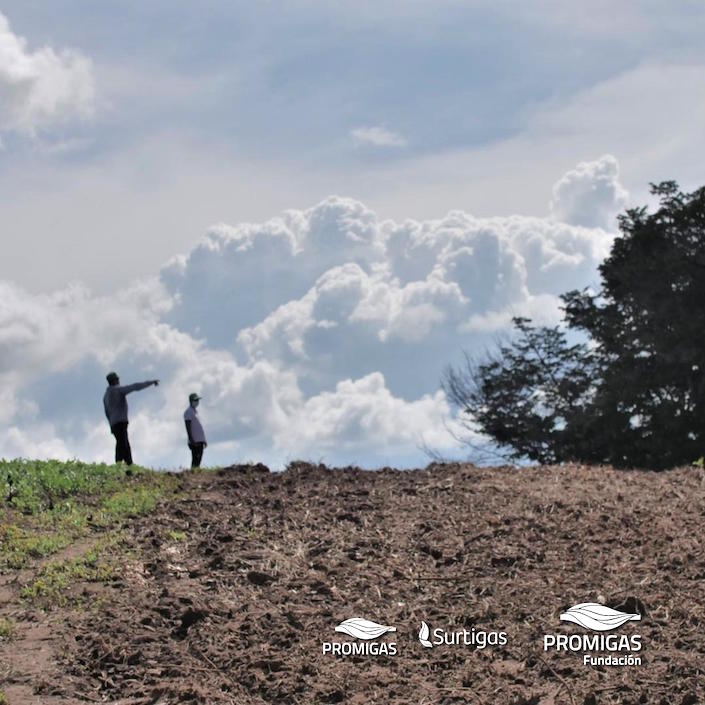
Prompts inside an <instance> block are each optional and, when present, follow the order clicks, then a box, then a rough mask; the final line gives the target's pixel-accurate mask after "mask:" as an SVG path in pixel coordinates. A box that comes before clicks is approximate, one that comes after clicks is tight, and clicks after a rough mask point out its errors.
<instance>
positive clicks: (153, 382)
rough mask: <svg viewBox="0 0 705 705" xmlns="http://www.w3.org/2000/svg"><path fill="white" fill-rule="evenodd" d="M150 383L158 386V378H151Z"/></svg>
mask: <svg viewBox="0 0 705 705" xmlns="http://www.w3.org/2000/svg"><path fill="white" fill-rule="evenodd" d="M152 384H153V385H154V386H155V387H158V386H159V380H158V379H153V380H152Z"/></svg>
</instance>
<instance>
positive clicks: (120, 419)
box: [103, 372, 159, 465]
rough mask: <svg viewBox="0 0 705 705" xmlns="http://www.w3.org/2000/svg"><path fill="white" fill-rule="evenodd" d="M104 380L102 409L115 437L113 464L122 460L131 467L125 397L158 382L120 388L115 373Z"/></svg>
mask: <svg viewBox="0 0 705 705" xmlns="http://www.w3.org/2000/svg"><path fill="white" fill-rule="evenodd" d="M106 379H107V380H108V388H107V389H106V390H105V394H104V395H103V407H104V408H105V416H106V417H107V419H108V423H109V424H110V431H111V433H112V434H113V436H115V462H116V463H119V462H120V461H121V460H123V461H125V463H127V465H132V450H131V448H130V441H129V439H128V437H127V424H128V420H127V395H128V394H130V393H131V392H138V391H139V390H140V389H145V388H146V387H151V386H152V385H154V386H155V387H156V386H157V385H158V384H159V380H158V379H151V380H149V381H147V382H135V384H125V385H123V386H121V385H120V378H119V377H118V375H117V373H116V372H111V373H110V374H109V375H108V376H107V377H106Z"/></svg>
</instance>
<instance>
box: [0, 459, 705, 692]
mask: <svg viewBox="0 0 705 705" xmlns="http://www.w3.org/2000/svg"><path fill="white" fill-rule="evenodd" d="M180 480H181V482H182V488H181V491H180V493H179V495H178V496H177V497H176V498H175V499H173V500H170V501H168V502H166V503H162V504H161V505H159V506H158V508H157V509H156V510H155V511H154V512H152V513H151V514H148V515H146V516H141V517H135V518H133V519H131V520H130V521H129V522H128V524H127V525H126V528H127V531H126V535H127V539H126V543H124V544H122V545H121V546H120V547H119V548H117V549H115V550H116V551H118V553H116V555H115V556H113V558H114V560H116V561H117V564H118V566H119V568H118V570H117V574H116V575H113V576H112V577H111V578H110V579H107V580H106V581H104V582H90V583H89V582H81V581H80V580H79V581H78V582H77V583H76V584H75V585H72V586H71V587H70V590H69V593H68V597H67V598H66V600H65V601H64V603H63V604H60V605H55V606H52V607H51V608H48V609H46V610H45V609H42V608H40V607H37V606H36V605H28V604H27V603H26V602H23V601H21V600H20V599H19V594H20V591H21V588H22V584H23V580H24V579H25V578H26V576H23V575H22V574H21V573H18V574H17V575H15V576H14V577H13V578H12V579H11V580H7V579H6V580H5V583H4V585H2V586H1V587H0V590H2V593H3V594H2V597H3V605H2V613H3V614H5V615H6V616H8V617H9V618H11V619H12V621H13V623H14V624H15V630H14V635H13V637H12V638H11V639H9V640H5V641H2V642H0V680H2V686H0V687H2V688H3V689H4V690H5V692H6V694H7V697H8V699H9V702H10V705H24V703H36V704H40V703H41V704H42V705H44V704H45V703H46V704H49V705H51V704H52V703H55V704H56V705H69V704H73V703H87V702H110V703H123V704H124V705H127V704H128V703H129V704H131V705H138V704H144V705H147V704H152V705H170V704H171V703H208V704H211V705H218V704H220V703H236V704H237V705H248V704H250V703H252V704H253V705H254V704H263V703H268V704H270V703H276V704H281V705H285V704H287V703H291V704H302V705H304V704H306V705H308V704H316V705H317V704H323V703H350V704H355V705H363V704H366V703H375V704H379V705H382V704H387V703H389V704H391V703H400V704H401V703H415V704H416V705H423V704H429V705H430V704H434V705H435V704H443V703H483V704H489V703H493V704H497V705H504V704H510V703H511V704H514V705H555V704H562V703H566V704H569V705H597V704H602V703H605V704H606V703H657V704H664V705H673V704H675V705H692V704H693V703H699V702H703V701H704V700H705V681H704V678H705V676H704V675H703V674H704V671H705V528H704V527H705V474H704V473H703V470H702V469H699V468H682V469H678V470H673V471H670V472H664V473H646V472H638V471H628V472H626V471H615V470H612V469H610V468H588V467H578V466H571V467H560V468H557V467H539V468H529V469H519V470H517V469H512V468H476V467H473V466H471V465H458V464H449V465H442V464H433V465H431V466H429V467H428V468H426V469H425V470H418V471H397V470H391V469H384V470H380V471H372V472H370V471H362V470H358V469H355V468H344V469H329V468H325V467H323V466H314V465H308V464H304V463H294V464H292V466H290V468H289V469H288V470H287V471H285V472H283V473H270V472H269V471H267V469H266V468H264V466H233V467H231V468H225V469H222V470H218V471H202V472H196V473H193V472H185V473H183V474H182V475H181V476H180ZM579 603H600V604H604V605H607V606H609V607H612V608H615V609H617V610H620V611H622V612H625V613H627V614H636V615H639V616H640V617H641V619H640V620H638V621H637V620H636V619H632V620H630V621H627V622H626V623H625V624H623V625H621V626H619V627H618V628H616V629H614V630H611V631H607V632H597V631H593V630H591V629H588V628H584V627H582V626H579V625H578V624H573V623H568V622H565V621H561V620H560V615H561V614H562V613H564V612H565V611H566V610H567V609H569V608H570V607H572V606H574V605H577V604H579ZM350 618H361V619H365V620H370V621H373V622H376V623H378V624H380V625H383V626H393V627H394V628H395V629H396V631H389V632H387V633H386V634H383V635H382V636H380V637H378V638H376V639H371V640H367V641H364V640H359V639H355V638H354V637H351V636H349V635H346V634H343V633H340V632H336V631H335V627H336V626H337V625H339V624H340V623H341V622H343V621H344V620H347V619H350ZM422 622H424V623H426V625H428V627H429V638H428V639H427V641H429V642H430V643H431V646H424V645H423V644H422V643H421V642H420V641H419V630H420V628H421V626H422ZM435 630H440V631H441V632H442V633H444V634H449V635H453V634H456V635H457V634H461V635H462V634H465V635H466V636H465V638H466V639H475V644H464V643H460V644H446V643H444V644H440V645H439V644H436V643H433V639H434V636H433V635H434V633H435V634H438V633H439V632H438V631H435ZM463 630H464V631H463ZM492 632H499V633H504V634H506V644H497V645H494V644H488V645H487V646H485V648H477V646H478V643H477V641H478V639H479V640H482V639H484V638H486V636H487V634H489V633H492ZM479 634H484V635H485V637H482V636H478V635H479ZM599 634H605V635H616V637H617V639H616V641H617V642H619V637H622V636H625V637H627V641H629V643H630V644H632V643H633V641H634V640H633V639H631V638H632V637H634V636H638V637H639V638H640V643H641V648H640V649H638V650H635V649H632V651H630V652H624V651H618V652H609V651H607V652H605V651H601V650H599V649H598V651H599V653H597V652H591V653H592V655H593V656H599V657H604V656H605V655H608V656H609V655H611V656H612V657H620V656H628V655H632V656H637V657H638V658H639V659H640V660H641V664H640V665H604V664H603V665H590V664H587V665H586V664H585V663H584V656H585V654H584V653H583V652H582V651H581V650H577V651H556V650H555V649H554V648H549V649H548V650H545V649H544V637H545V635H568V636H571V635H578V637H579V638H582V636H583V635H589V636H593V635H599ZM450 638H451V639H453V638H459V639H461V640H462V639H463V637H462V636H461V637H452V636H451V637H450ZM630 640H631V641H630ZM574 641H575V640H574ZM637 641H638V640H637ZM324 643H329V644H333V643H336V644H343V643H344V644H348V645H362V646H361V647H359V648H361V649H363V650H364V648H367V649H369V645H371V644H374V645H376V646H374V647H373V648H372V650H373V651H379V650H380V648H379V647H380V645H382V644H386V647H384V648H382V649H381V650H382V651H385V650H386V651H388V652H389V651H390V650H395V651H396V654H393V655H390V654H387V655H385V654H379V653H377V654H364V653H363V654H357V655H356V654H355V653H352V654H348V655H342V654H333V653H324V648H325V647H324ZM391 644H394V648H391V647H390V645H391ZM365 645H367V646H365ZM327 648H329V649H331V648H332V647H327ZM345 648H347V649H353V647H352V646H347V647H345Z"/></svg>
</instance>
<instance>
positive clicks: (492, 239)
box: [0, 160, 618, 467]
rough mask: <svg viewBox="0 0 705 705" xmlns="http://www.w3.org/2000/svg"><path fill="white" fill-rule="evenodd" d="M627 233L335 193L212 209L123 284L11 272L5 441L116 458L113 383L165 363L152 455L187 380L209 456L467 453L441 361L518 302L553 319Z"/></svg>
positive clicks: (522, 311) (182, 399)
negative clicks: (108, 377)
mask: <svg viewBox="0 0 705 705" xmlns="http://www.w3.org/2000/svg"><path fill="white" fill-rule="evenodd" d="M602 162H603V166H604V169H603V170H600V169H599V168H597V167H592V168H587V167H585V165H579V166H578V168H577V169H576V170H574V171H571V172H569V174H567V175H566V177H564V179H562V180H561V182H559V183H563V182H565V183H567V184H574V183H578V184H583V185H584V181H585V180H586V179H587V180H588V181H589V179H588V177H585V179H583V178H582V176H581V177H580V178H578V176H576V174H577V175H583V174H585V173H588V174H592V175H593V177H594V179H597V180H598V181H599V179H600V178H602V176H601V175H602V174H603V173H607V174H612V176H611V177H610V178H611V179H612V183H613V184H617V183H618V182H616V171H615V170H614V169H612V167H611V166H610V163H609V161H607V162H604V160H602ZM593 164H595V163H593ZM581 179H582V180H581ZM594 179H593V180H594ZM575 190H576V192H577V191H580V189H579V188H577V187H576V189H575ZM559 191H560V189H559ZM561 193H562V192H561ZM614 193H617V190H616V187H615V190H614ZM563 195H565V194H563ZM592 203H593V205H594V207H595V208H596V209H598V210H599V209H600V208H603V206H604V203H605V201H604V200H600V199H596V200H593V202H592ZM613 237H614V234H612V233H610V232H608V231H606V230H605V229H603V228H599V227H586V226H585V225H579V224H574V223H570V222H565V221H564V219H556V218H554V217H549V218H534V217H525V216H505V217H493V218H478V217H475V216H473V215H471V214H469V213H466V212H464V211H460V210H456V211H451V212H450V213H448V214H447V215H446V216H445V217H443V218H440V219H435V220H427V221H417V220H411V219H408V220H404V221H401V222H398V221H393V220H387V219H382V218H379V217H378V216H377V215H376V214H375V213H374V212H373V211H372V210H370V209H369V208H367V207H366V206H365V205H364V204H362V203H360V202H358V201H355V200H352V199H349V198H341V197H337V196H331V197H329V198H327V199H325V200H324V201H322V202H321V203H319V204H317V205H315V206H314V207H312V208H309V209H306V210H290V211H287V212H285V213H283V214H282V215H280V216H279V217H277V218H273V219H270V220H268V221H266V222H263V223H241V224H238V225H227V224H221V225H218V226H215V227H213V228H211V229H210V230H209V231H208V232H207V234H206V235H205V236H204V237H203V238H202V239H201V240H200V241H199V242H197V243H196V244H195V246H194V247H193V248H192V249H191V250H190V251H189V252H187V253H185V254H183V255H180V256H177V257H175V258H173V259H172V260H171V261H169V262H168V263H167V264H166V265H165V266H164V267H163V269H162V271H161V272H160V273H159V277H155V278H154V279H151V280H148V281H144V282H141V283H133V284H131V285H129V286H126V287H125V288H124V289H123V290H122V291H121V293H119V294H116V295H114V296H95V295H93V294H92V293H91V292H90V291H89V290H88V289H86V288H85V287H82V286H80V285H73V286H69V287H67V288H65V289H63V290H61V291H57V292H54V293H53V294H50V295H34V294H30V293H28V292H26V291H24V290H22V289H20V288H19V287H17V286H15V285H12V284H10V283H7V282H0V390H1V391H0V407H1V409H0V419H1V420H2V421H3V425H4V430H3V432H2V434H0V454H8V453H10V454H25V455H27V454H31V455H36V454H39V455H48V456H56V457H67V455H77V456H80V457H85V458H96V459H99V460H109V459H110V457H111V454H112V449H111V439H110V436H109V433H108V428H107V424H106V423H105V421H104V420H103V418H102V408H101V404H100V399H101V397H102V392H103V388H104V386H105V381H104V375H105V373H106V372H107V371H109V370H110V369H113V368H114V369H116V370H117V371H118V372H119V373H120V375H121V378H122V379H123V381H124V382H130V381H137V380H141V379H153V378H159V379H160V380H161V385H160V386H159V387H158V388H156V389H155V388H150V389H149V390H145V391H142V392H139V393H135V394H134V395H132V396H131V397H130V399H129V402H130V408H131V434H132V438H133V440H134V443H133V445H134V450H135V458H136V459H137V461H138V462H143V463H149V464H152V465H157V466H166V467H173V466H178V465H180V464H182V463H183V462H184V460H185V459H186V456H187V452H186V450H185V432H184V429H183V421H182V418H181V415H182V413H183V409H184V408H185V406H186V404H187V401H186V400H187V398H188V394H189V393H190V392H192V391H196V392H198V393H199V394H201V395H202V396H203V403H202V406H201V413H202V416H203V420H204V425H205V427H206V432H207V434H208V439H209V448H208V455H207V458H208V459H209V462H231V461H234V460H237V459H238V458H239V459H253V460H264V461H265V462H269V463H271V464H274V465H281V464H282V463H284V462H286V460H287V459H291V458H294V457H297V456H304V457H308V458H312V459H318V458H320V457H325V459H326V460H327V461H328V462H355V461H357V462H361V463H363V464H367V465H374V464H379V463H385V464H387V463H397V464H404V463H419V462H422V461H423V455H422V454H421V452H420V451H419V447H421V446H428V447H431V448H435V449H437V450H440V451H441V452H448V453H454V452H458V451H457V446H456V441H455V438H454V431H456V430H457V429H456V428H455V423H456V422H455V420H454V418H453V411H452V409H451V408H450V406H449V404H448V400H447V399H446V398H445V395H444V393H443V391H442V390H440V389H439V382H440V375H441V371H442V369H443V368H444V366H445V365H446V364H448V363H449V362H453V361H454V360H455V361H457V359H458V356H459V354H460V352H461V350H462V349H468V350H470V351H476V352H481V351H482V350H483V349H484V348H485V347H486V346H487V345H488V344H491V341H492V337H493V335H494V334H496V333H497V332H498V331H503V330H506V329H507V326H508V325H509V324H510V321H511V317H512V315H529V316H533V317H535V318H536V319H537V320H539V321H551V322H553V321H555V320H556V318H557V316H558V303H559V300H558V295H559V294H560V293H561V292H563V291H565V290H567V289H569V288H574V287H581V286H585V285H589V284H591V283H593V282H594V280H595V278H596V268H597V265H598V264H599V263H600V262H601V261H602V259H603V258H604V256H605V255H606V254H607V253H608V251H609V247H610V244H611V242H612V239H613Z"/></svg>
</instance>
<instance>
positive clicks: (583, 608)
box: [561, 602, 641, 632]
mask: <svg viewBox="0 0 705 705" xmlns="http://www.w3.org/2000/svg"><path fill="white" fill-rule="evenodd" d="M640 619H641V615H640V614H629V613H628V612H620V611H619V610H613V609H612V608H611V607H606V606H605V605H599V604H597V603H596V602H582V603H580V604H579V605H574V606H573V607H571V608H570V609H569V610H567V611H566V612H564V613H563V614H562V615H561V621H562V622H574V623H575V624H579V625H580V626H581V627H585V628H586V629H592V630H593V631H595V632H607V631H609V630H610V629H617V627H621V626H622V625H623V624H624V623H625V622H629V621H634V622H638V621H639V620H640Z"/></svg>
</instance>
